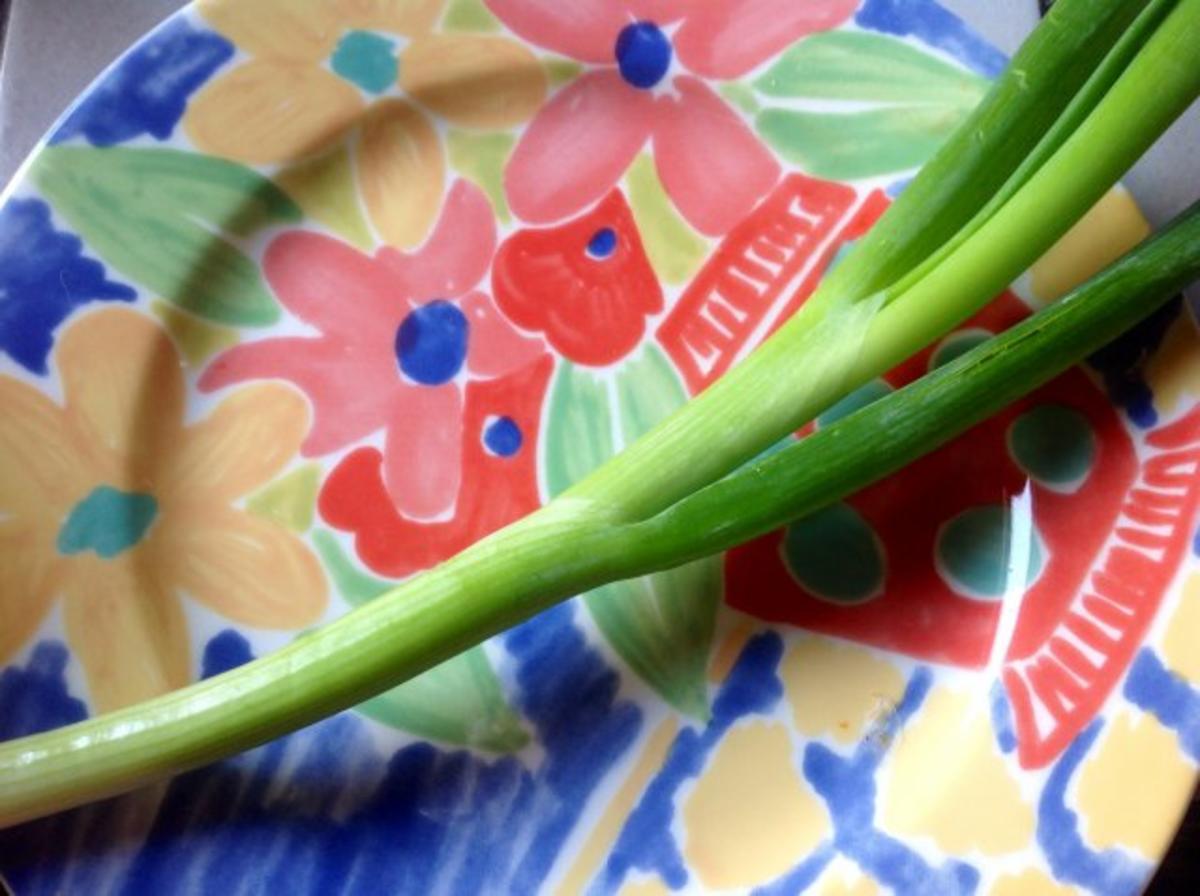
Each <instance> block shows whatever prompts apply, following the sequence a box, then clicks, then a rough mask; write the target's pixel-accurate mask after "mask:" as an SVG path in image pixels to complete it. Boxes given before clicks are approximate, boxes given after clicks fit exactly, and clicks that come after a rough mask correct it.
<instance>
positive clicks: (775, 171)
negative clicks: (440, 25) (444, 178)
mask: <svg viewBox="0 0 1200 896" xmlns="http://www.w3.org/2000/svg"><path fill="white" fill-rule="evenodd" d="M488 6H489V7H490V8H491V9H492V11H493V12H495V13H496V15H497V16H499V17H500V18H501V19H502V20H503V21H504V22H505V23H506V24H508V26H509V27H510V28H512V29H513V30H514V31H515V32H516V33H518V34H520V35H521V36H522V37H525V38H527V39H528V40H530V41H532V42H534V43H536V44H539V45H541V46H544V47H547V48H549V49H551V50H554V51H556V52H558V53H563V54H565V55H567V56H571V57H573V58H576V59H579V60H581V61H584V62H588V63H592V64H593V65H595V66H600V65H602V64H603V65H604V67H597V68H595V69H594V70H591V71H589V72H588V73H587V74H585V75H583V76H582V77H581V78H579V79H578V80H576V81H575V82H573V83H572V84H570V85H569V86H568V87H566V88H565V89H564V90H562V91H561V92H560V93H558V94H557V95H556V96H555V97H554V98H553V99H552V100H551V101H550V102H549V103H547V104H546V106H545V107H544V108H543V109H542V110H541V111H540V112H539V113H538V114H537V117H536V118H535V119H534V120H533V122H532V123H531V124H530V126H529V128H528V130H527V131H526V132H525V134H524V136H523V137H522V138H521V142H520V144H519V145H518V146H517V150H516V152H515V153H514V155H513V158H512V161H511V162H510V164H509V167H508V172H507V187H508V197H509V202H510V204H511V205H512V208H513V210H514V211H515V212H516V213H517V214H518V215H519V216H521V217H522V218H525V219H526V220H528V221H534V222H547V221H553V220H555V219H558V218H564V217H567V216H569V215H572V214H574V213H576V212H578V211H580V210H582V209H583V208H585V207H586V206H588V205H590V204H591V203H592V202H595V201H596V200H597V199H599V198H600V197H601V196H603V195H604V194H605V193H607V192H608V191H609V190H610V189H611V188H612V187H613V185H614V184H615V183H616V182H617V180H618V179H619V178H620V177H621V176H622V175H623V174H624V173H625V171H626V169H627V168H628V167H629V165H630V163H632V162H633V159H634V157H635V156H636V155H637V153H638V152H639V151H640V150H641V148H642V146H643V145H645V143H646V142H647V140H650V141H651V142H652V144H653V147H654V155H655V160H656V162H657V166H658V173H659V177H660V178H661V179H662V182H663V185H664V187H665V188H666V190H667V193H668V195H669V196H670V197H671V199H672V201H674V203H675V205H676V206H677V207H678V208H679V210H680V211H681V212H682V213H683V215H684V217H685V218H687V220H688V221H689V222H690V223H691V224H692V225H693V226H694V227H695V228H696V229H697V230H700V231H701V232H702V233H707V234H722V233H724V232H726V231H727V230H728V229H729V228H730V227H732V226H733V225H734V224H735V223H737V222H738V221H739V220H741V218H743V217H744V216H745V215H746V213H747V212H749V211H750V209H751V208H752V207H753V206H754V204H755V203H756V202H757V201H758V200H759V199H760V198H762V196H763V194H765V193H766V191H767V190H769V189H770V188H771V186H772V185H773V184H774V183H775V181H776V179H777V178H778V177H779V173H780V168H779V164H778V162H776V161H775V160H774V158H772V156H771V154H770V153H769V152H768V151H767V150H766V149H765V148H764V147H763V146H762V145H761V144H760V143H759V142H758V139H757V138H756V137H755V136H754V134H753V133H752V132H751V131H750V129H749V128H748V127H747V126H746V124H745V123H744V122H743V121H742V119H741V118H740V117H739V116H738V115H737V114H736V113H735V112H734V111H733V110H732V109H730V108H729V107H728V106H726V105H725V102H724V101H723V100H722V99H721V98H720V97H719V96H717V94H716V93H715V92H714V91H713V90H712V89H711V88H710V87H709V86H708V85H707V84H706V83H705V82H704V81H703V80H701V78H702V77H703V78H716V79H732V78H737V77H740V76H742V75H744V74H746V72H748V71H750V70H751V69H753V68H755V67H756V66H757V65H759V64H760V63H762V62H765V61H766V60H767V59H769V58H770V57H771V56H773V55H774V54H775V53H778V52H779V51H780V50H782V49H784V48H785V47H787V46H788V45H789V44H790V43H792V42H793V41H795V40H797V39H799V38H800V37H803V36H804V35H805V34H809V33H811V32H813V31H819V30H824V29H827V28H832V27H834V26H836V25H838V24H840V23H841V22H843V21H845V19H846V18H847V17H848V16H849V15H850V14H851V13H852V12H853V11H854V8H855V7H856V6H857V2H856V0H820V2H815V3H814V2H806V3H795V2H790V0H738V2H732V3H720V4H688V3H686V2H680V0H626V2H620V3H614V2H610V0H581V2H578V3H572V4H570V6H563V5H562V4H559V3H557V2H556V0H535V2H526V0H488ZM676 57H677V58H678V61H679V63H680V64H681V65H682V66H683V67H685V68H686V69H687V70H690V71H691V72H692V74H686V73H684V72H683V71H680V72H678V73H673V72H674V68H673V64H674V59H675V58H676ZM697 76H700V77H697Z"/></svg>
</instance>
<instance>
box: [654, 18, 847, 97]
mask: <svg viewBox="0 0 1200 896" xmlns="http://www.w3.org/2000/svg"><path fill="white" fill-rule="evenodd" d="M858 4H859V0H726V2H722V3H702V4H697V5H696V11H695V12H694V13H692V14H691V15H689V16H688V17H687V18H686V19H685V20H684V23H683V25H682V26H681V27H680V29H679V31H678V32H676V34H675V51H676V52H677V53H678V54H679V58H680V60H682V61H683V64H684V65H686V66H687V67H688V68H689V69H691V70H692V71H693V72H695V73H696V74H698V75H703V76H705V77H708V78H719V79H721V80H730V79H732V78H740V77H741V76H742V75H744V74H746V73H747V72H748V71H750V70H751V69H753V68H757V67H758V66H759V65H761V64H762V63H764V62H766V61H767V60H768V59H770V58H771V57H772V56H774V55H775V54H776V53H779V52H781V51H782V50H784V49H786V48H787V47H789V46H790V45H791V44H793V43H794V42H795V41H797V40H799V39H800V38H802V37H804V36H805V35H806V34H812V33H813V32H814V31H825V30H827V29H829V28H834V27H836V26H838V25H840V24H841V23H842V22H844V21H846V19H847V18H849V17H850V14H851V13H853V12H854V10H855V9H857V8H858Z"/></svg>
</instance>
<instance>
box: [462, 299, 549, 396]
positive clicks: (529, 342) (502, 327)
mask: <svg viewBox="0 0 1200 896" xmlns="http://www.w3.org/2000/svg"><path fill="white" fill-rule="evenodd" d="M459 306H460V307H461V308H462V310H463V313H464V314H466V316H467V320H468V321H470V322H471V338H470V343H469V345H468V354H467V366H468V367H469V368H470V370H471V373H473V374H476V375H477V376H484V377H497V376H505V375H506V374H509V373H512V372H513V371H514V370H520V369H521V368H522V367H524V366H525V365H526V364H529V363H530V362H532V361H533V360H535V359H536V358H538V357H539V356H540V355H542V354H543V353H544V352H545V351H546V347H545V345H544V343H543V342H542V340H540V339H531V338H529V337H528V336H522V335H521V334H520V333H518V332H517V330H516V328H515V327H513V325H512V324H510V323H509V322H508V321H507V320H505V319H504V316H503V315H502V314H501V313H500V309H499V308H497V307H496V303H495V302H494V301H492V297H491V296H489V295H487V294H486V293H482V292H473V293H471V294H470V295H469V296H466V297H465V298H464V299H463V300H462V301H461V302H459Z"/></svg>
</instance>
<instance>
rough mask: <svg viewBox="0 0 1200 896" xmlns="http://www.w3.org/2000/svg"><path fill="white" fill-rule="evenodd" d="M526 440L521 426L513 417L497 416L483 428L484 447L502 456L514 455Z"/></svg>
mask: <svg viewBox="0 0 1200 896" xmlns="http://www.w3.org/2000/svg"><path fill="white" fill-rule="evenodd" d="M524 441H525V436H524V434H523V433H522V432H521V427H519V426H518V425H517V422H516V421H515V420H513V418H512V417H497V418H496V419H494V420H492V421H491V422H490V423H488V424H487V426H485V427H484V428H483V444H484V447H485V448H487V450H488V451H490V452H492V454H496V455H499V456H500V457H512V456H513V455H514V454H516V453H517V452H518V451H520V450H521V444H522V443H523V442H524Z"/></svg>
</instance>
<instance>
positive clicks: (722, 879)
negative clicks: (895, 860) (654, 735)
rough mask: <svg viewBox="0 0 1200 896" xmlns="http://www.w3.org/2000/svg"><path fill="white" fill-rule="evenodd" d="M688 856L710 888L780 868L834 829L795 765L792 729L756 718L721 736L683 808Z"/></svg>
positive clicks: (748, 881) (769, 875)
mask: <svg viewBox="0 0 1200 896" xmlns="http://www.w3.org/2000/svg"><path fill="white" fill-rule="evenodd" d="M682 816H683V827H684V838H683V839H684V843H683V854H684V857H685V858H686V859H687V863H688V867H690V868H691V869H692V870H694V871H695V872H696V874H697V875H698V876H699V878H700V881H701V882H702V884H703V885H704V886H705V887H707V888H709V889H721V888H729V887H749V886H753V885H755V884H759V883H763V882H765V881H769V880H772V879H774V878H776V877H778V876H779V875H781V874H783V873H784V872H785V871H787V870H788V869H789V868H791V867H792V866H793V865H795V864H796V863H797V862H798V861H800V860H801V859H803V858H804V857H805V856H806V855H808V854H809V853H811V852H812V851H813V850H814V849H815V848H816V847H817V846H818V845H819V844H820V843H821V841H822V840H823V839H825V838H826V837H828V836H829V835H830V834H831V833H832V826H831V824H830V819H829V814H828V811H827V810H826V808H825V805H824V803H822V802H821V800H820V799H819V798H818V797H817V796H816V794H814V793H813V792H812V790H811V789H810V788H809V786H808V784H807V783H806V782H805V781H804V779H803V778H801V777H800V774H799V772H798V771H797V768H796V765H795V762H794V757H793V746H792V742H791V739H790V738H789V737H788V733H787V729H785V728H784V727H783V726H782V725H779V724H777V723H763V722H757V723H753V724H749V725H745V726H741V727H738V728H735V729H734V730H733V731H731V732H730V733H729V734H727V735H726V736H725V738H724V740H722V742H721V744H720V746H719V747H717V751H716V753H715V754H714V756H713V757H712V759H711V761H710V762H709V765H708V768H707V769H706V770H705V772H704V774H703V775H702V776H701V777H700V779H699V781H697V782H696V786H695V788H694V789H693V790H692V791H691V793H690V794H688V796H687V797H686V799H685V800H684V803H683V808H682Z"/></svg>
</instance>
